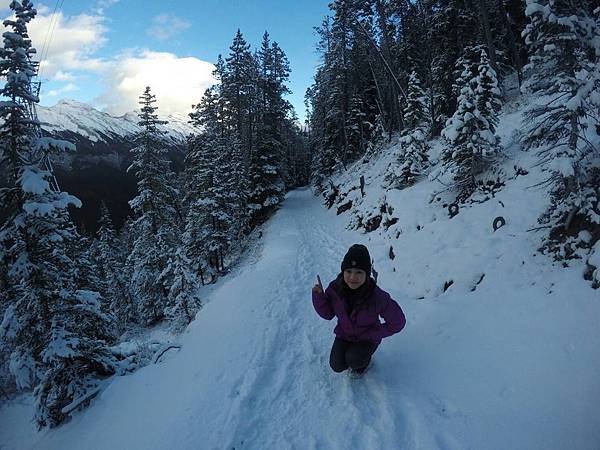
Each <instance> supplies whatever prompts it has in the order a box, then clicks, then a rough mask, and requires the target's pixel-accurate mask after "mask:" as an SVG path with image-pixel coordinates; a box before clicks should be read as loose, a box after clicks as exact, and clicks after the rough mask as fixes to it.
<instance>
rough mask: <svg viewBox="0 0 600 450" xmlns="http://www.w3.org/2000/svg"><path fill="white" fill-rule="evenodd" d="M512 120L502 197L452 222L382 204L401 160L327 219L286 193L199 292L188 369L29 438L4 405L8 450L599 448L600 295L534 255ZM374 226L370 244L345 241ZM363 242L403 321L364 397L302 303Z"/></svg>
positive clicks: (349, 191)
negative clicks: (233, 260) (244, 252)
mask: <svg viewBox="0 0 600 450" xmlns="http://www.w3.org/2000/svg"><path fill="white" fill-rule="evenodd" d="M519 111H520V110H519V109H518V108H517V107H516V105H508V106H507V107H506V109H505V114H504V115H503V116H502V120H501V123H500V126H499V129H498V130H499V131H498V132H499V134H500V136H501V137H502V142H503V144H504V148H505V149H506V152H507V159H506V160H505V163H504V165H503V171H502V172H501V173H500V176H501V180H502V183H503V184H504V185H503V186H502V187H501V189H499V190H497V191H495V192H494V195H493V197H492V196H491V195H490V196H489V197H490V198H488V199H487V200H485V198H483V197H482V198H480V199H479V200H481V203H473V204H470V205H468V206H463V207H461V209H460V211H459V213H458V215H456V216H454V217H452V218H451V217H450V216H449V214H448V209H447V207H444V206H443V205H444V204H445V203H446V202H450V201H451V200H452V198H451V195H450V194H449V193H448V192H445V193H441V194H438V195H433V194H435V193H437V192H439V191H441V190H442V188H443V187H442V186H441V185H440V184H439V183H437V182H432V181H428V180H427V179H423V180H421V182H419V183H417V184H416V185H415V186H413V187H411V188H408V189H404V190H393V191H387V192H386V191H385V190H384V189H383V188H382V187H381V182H382V176H383V173H384V172H385V170H386V168H387V166H388V164H389V163H390V162H391V158H392V157H393V143H392V147H391V148H390V149H388V150H387V151H385V152H383V154H384V155H385V156H381V157H378V158H374V159H372V160H371V162H370V164H369V165H366V164H363V162H362V161H359V162H357V163H356V164H355V165H353V166H352V167H351V168H350V169H349V171H348V172H346V173H344V174H342V175H341V176H340V177H338V178H336V179H334V180H332V182H333V184H335V185H339V192H340V195H339V196H338V197H337V199H336V203H335V205H334V206H333V207H332V208H331V209H329V210H327V209H326V208H324V207H323V205H322V199H320V198H318V197H314V196H313V195H312V193H311V192H310V191H309V190H308V189H303V190H298V191H294V192H291V193H290V194H288V196H287V198H286V200H285V202H284V204H283V206H282V208H281V209H280V211H279V212H278V213H277V214H276V216H275V217H274V218H273V219H272V220H271V221H270V222H269V223H268V224H267V226H266V227H265V231H264V234H263V239H262V242H261V246H260V247H259V248H256V249H255V250H254V251H253V252H252V253H251V254H250V255H248V256H247V257H246V258H245V260H244V261H242V262H241V263H240V264H239V266H238V268H237V269H236V270H234V272H232V273H231V274H229V275H228V276H227V277H225V278H223V279H221V280H220V281H219V282H218V283H217V284H216V285H214V286H210V287H208V288H205V291H204V292H202V293H201V294H202V296H203V299H204V300H206V301H207V305H206V306H205V307H204V308H203V309H202V310H201V311H200V313H199V314H198V316H197V318H196V320H195V321H194V322H193V323H192V324H191V325H190V326H189V328H188V330H187V331H186V332H185V333H184V334H183V335H182V336H181V345H182V348H181V350H180V351H179V352H178V353H171V354H170V355H167V356H166V357H165V358H163V359H162V360H161V362H160V363H158V364H155V365H150V366H148V367H145V368H143V369H141V370H139V371H137V372H136V373H133V374H131V375H127V376H123V377H119V378H115V379H113V380H112V381H111V383H110V384H109V385H108V387H107V388H106V389H105V390H104V392H102V393H101V394H100V395H99V396H98V398H96V399H95V400H94V402H93V403H92V405H91V407H90V408H88V409H87V410H85V411H83V412H81V413H78V414H76V415H75V416H74V417H73V419H72V420H71V421H70V423H67V424H65V425H63V426H61V427H59V428H58V429H55V430H51V431H43V432H41V433H37V432H35V431H34V428H33V425H32V424H31V423H30V418H31V417H32V405H31V399H30V398H29V397H27V396H24V397H20V398H18V399H16V400H14V401H12V402H11V403H10V404H9V405H6V406H4V407H3V408H2V409H1V410H0V448H7V449H30V448H35V449H61V450H62V449H80V448H85V449H112V448H127V449H166V448H173V449H175V448H177V449H197V448H203V449H232V448H235V449H304V448H307V449H347V448H357V449H396V448H402V449H426V450H430V449H440V450H442V449H444V450H459V449H461V450H462V449H473V450H475V449H499V450H500V449H523V450H525V449H527V450H529V449H556V450H559V449H560V450H562V449H577V450H588V449H589V450H593V449H597V448H598V447H599V445H600V405H599V404H598V401H597V399H598V398H600V382H599V381H598V380H599V378H598V373H599V371H600V361H599V360H598V358H595V357H594V355H596V354H597V349H598V348H599V347H600V332H599V331H598V325H597V318H598V317H599V316H600V296H599V294H598V291H597V290H593V289H592V288H591V287H590V284H589V282H587V281H585V280H584V279H583V278H582V271H583V269H584V262H583V261H576V262H575V263H574V264H572V266H571V267H568V268H563V267H561V266H560V265H554V264H552V262H551V260H550V259H549V258H548V257H547V256H544V255H541V254H539V253H538V251H537V248H538V247H539V243H540V239H541V236H542V234H541V233H543V230H535V228H536V227H537V217H538V216H539V214H540V213H541V212H542V211H543V210H544V208H545V206H546V204H547V202H548V198H547V193H546V192H545V191H544V190H543V189H541V188H536V187H534V186H536V185H537V184H538V183H539V181H540V180H541V179H542V178H543V175H542V174H541V172H540V169H539V167H536V166H535V160H534V159H533V158H532V155H530V154H528V153H523V152H522V151H521V149H520V147H519V145H518V143H517V141H516V139H515V138H516V134H515V133H516V132H515V130H518V128H519V123H520V120H521V117H520V112H519ZM439 146H440V143H439V142H438V143H437V144H435V145H434V151H433V156H434V157H435V153H436V152H439ZM366 167H368V170H367V171H366V172H365V169H364V168H366ZM518 169H521V170H518ZM360 175H364V176H365V196H364V197H363V196H362V195H361V194H360V189H359V188H358V186H359V177H360ZM432 198H433V201H431V202H430V200H431V199H432ZM349 200H352V206H351V207H350V208H349V209H347V211H346V212H344V213H342V214H340V215H336V210H337V208H338V207H340V206H343V205H347V204H348V201H349ZM377 216H381V217H380V219H377V220H379V221H380V223H381V225H380V226H379V227H377V228H376V230H375V231H373V232H371V233H365V232H364V229H363V228H362V227H359V229H358V230H354V229H349V228H348V224H350V225H351V227H354V226H356V225H360V224H366V223H368V222H369V220H370V219H373V218H375V217H377ZM499 216H501V217H503V219H504V221H505V222H506V224H505V225H504V226H502V227H501V228H499V229H497V231H494V230H493V222H494V219H495V218H496V217H499ZM377 220H376V221H377ZM371 223H374V222H371ZM355 242H361V243H365V244H366V245H367V246H368V247H369V249H370V251H371V254H372V256H373V257H374V259H375V268H376V269H377V271H378V272H379V284H380V285H381V286H382V287H383V288H384V289H386V290H388V291H389V292H390V293H391V295H392V297H393V298H395V299H396V300H397V301H398V302H399V303H400V305H401V306H402V308H403V309H404V312H405V313H406V316H407V326H406V328H405V330H404V331H403V332H401V333H400V334H398V335H395V336H392V337H391V338H388V339H386V340H384V342H383V343H382V345H381V346H380V348H379V349H378V351H377V352H376V354H375V356H374V366H373V368H372V369H371V370H370V371H369V372H368V373H367V375H366V376H365V378H363V379H361V380H352V379H349V378H348V377H347V376H346V375H345V374H335V373H333V371H331V369H330V368H329V366H328V358H329V350H330V346H331V343H332V340H333V336H332V330H333V326H334V323H333V322H326V321H324V320H322V319H320V318H319V317H318V316H317V315H316V313H315V312H314V310H313V307H312V304H311V301H310V289H311V287H312V285H313V283H314V281H315V277H316V275H317V274H320V276H321V278H322V279H323V281H324V282H325V280H330V279H332V278H333V277H335V276H336V275H337V273H338V271H339V265H340V262H341V259H342V256H343V254H344V252H345V251H346V249H347V248H348V246H349V245H350V244H353V243H355ZM390 248H391V249H392V250H391V251H390ZM392 256H393V259H392Z"/></svg>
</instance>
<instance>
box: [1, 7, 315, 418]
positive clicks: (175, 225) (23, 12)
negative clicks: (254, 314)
mask: <svg viewBox="0 0 600 450" xmlns="http://www.w3.org/2000/svg"><path fill="white" fill-rule="evenodd" d="M10 7H11V9H12V10H13V12H14V15H15V18H14V19H10V20H6V21H5V22H4V23H5V25H6V26H7V27H9V28H11V29H12V30H11V32H10V33H5V34H4V36H3V37H4V47H3V48H2V49H0V74H1V75H2V76H3V77H4V78H5V79H6V84H5V86H4V88H2V89H0V95H2V97H4V99H5V101H3V102H1V103H0V118H2V119H3V123H2V125H1V126H0V163H1V168H2V173H3V174H4V178H6V180H7V181H6V186H4V187H2V189H0V200H1V201H0V219H1V222H0V244H1V245H0V388H1V389H2V390H1V391H0V394H4V395H5V394H6V392H7V391H13V390H23V389H30V390H32V392H33V394H34V396H35V400H36V401H35V404H36V418H35V419H36V423H37V425H38V426H39V427H45V426H49V427H53V426H56V425H58V424H60V423H61V422H63V421H64V420H65V419H66V418H67V417H68V416H69V414H70V413H71V412H72V411H74V410H76V409H78V408H80V407H82V406H85V405H86V404H87V403H89V401H90V399H91V398H93V397H94V396H95V395H96V394H97V392H98V391H99V389H100V388H101V382H102V380H103V379H104V378H106V377H109V376H112V375H114V374H120V373H125V372H128V371H130V370H133V369H135V367H137V365H136V364H137V363H138V362H139V361H140V360H141V357H137V356H135V355H128V354H123V353H122V352H121V351H120V350H119V349H118V345H117V344H118V343H119V341H120V340H122V339H126V338H127V334H128V333H129V332H139V331H140V330H143V329H144V328H146V327H149V326H153V325H155V324H160V323H164V324H166V325H167V326H169V327H170V328H171V329H172V330H173V331H174V332H180V331H182V330H183V329H184V328H185V327H186V326H187V325H188V324H189V323H190V322H191V321H192V320H193V318H194V317H195V315H196V313H197V312H198V311H199V310H200V308H201V307H202V302H201V300H200V297H199V288H201V286H202V285H203V284H206V283H208V282H212V281H214V280H215V279H216V278H217V277H218V276H220V275H221V274H223V273H225V271H226V269H227V266H228V265H229V264H231V263H232V262H233V261H234V259H235V257H236V255H237V254H239V252H240V251H241V247H242V244H243V242H244V239H245V238H246V237H247V236H248V235H249V234H250V233H251V231H252V230H253V229H255V228H256V227H258V226H260V225H261V224H262V223H263V222H264V221H265V220H267V219H268V218H269V217H270V216H271V215H272V214H273V212H274V211H275V210H276V209H277V207H278V206H279V204H280V203H281V201H282V199H283V197H284V194H285V192H286V191H287V190H289V189H290V188H292V187H296V186H299V185H303V184H306V183H307V182H308V173H309V169H308V167H309V161H308V157H307V156H306V151H305V147H306V146H305V138H304V136H303V134H302V133H301V131H300V129H299V127H298V126H297V125H296V123H295V122H296V121H295V117H294V115H293V110H292V108H291V106H290V104H289V103H288V102H287V101H286V100H285V98H284V96H285V95H286V94H288V93H289V90H288V88H287V81H288V77H289V64H288V61H287V58H286V56H285V54H284V52H283V50H282V49H281V48H280V47H279V46H278V44H277V43H276V42H272V41H271V39H270V37H269V35H268V34H267V33H265V35H264V37H263V41H262V45H261V47H260V48H259V49H258V50H257V51H255V52H252V51H251V50H250V46H249V45H248V44H247V43H246V41H245V40H244V38H243V36H242V34H241V32H239V31H238V33H237V34H236V36H235V38H234V40H233V43H232V45H231V48H230V53H229V55H228V56H227V57H226V58H225V59H223V58H221V57H219V61H218V63H217V65H216V69H215V76H216V77H217V78H218V80H219V84H218V85H216V86H213V87H212V88H210V89H208V90H207V91H206V93H205V94H204V96H203V98H202V99H201V101H200V103H199V104H197V105H195V106H194V107H193V112H192V114H190V120H191V121H192V123H193V124H194V125H195V126H196V127H197V128H196V129H197V132H196V133H194V134H193V135H192V136H190V138H189V151H188V153H187V157H186V161H185V170H184V171H183V173H180V174H176V173H174V172H173V170H172V168H171V163H170V161H169V159H168V157H167V152H168V145H169V144H168V142H167V140H166V139H164V136H163V134H164V133H163V131H161V130H162V129H163V126H164V125H165V124H166V122H163V121H162V120H160V119H159V115H158V108H157V106H156V98H155V96H154V95H153V94H152V92H151V88H150V87H147V88H146V89H145V91H144V92H143V93H142V94H141V96H140V101H139V104H140V112H139V125H140V126H141V129H142V132H141V133H140V134H139V135H138V136H135V137H134V138H133V139H134V148H133V150H132V154H133V161H132V163H131V166H130V167H129V169H128V171H129V172H131V173H133V174H134V175H135V177H136V179H137V195H136V197H135V198H133V199H132V200H131V201H130V206H131V209H132V215H131V217H130V218H129V220H128V221H127V222H126V224H125V226H124V227H123V229H122V230H120V231H119V232H118V231H117V230H115V228H114V226H113V222H112V220H111V216H110V212H109V210H108V208H107V207H106V205H104V204H103V205H102V207H101V218H100V228H99V231H98V234H97V236H96V237H95V238H91V237H88V236H84V235H82V234H81V233H79V232H78V231H77V230H76V229H75V227H74V225H73V222H72V220H71V218H70V216H69V211H68V207H70V206H72V207H79V206H80V205H81V202H80V201H79V200H78V199H76V198H75V197H73V196H71V195H69V194H68V193H66V192H62V191H61V190H60V189H59V186H58V183H57V182H56V179H55V178H54V175H53V173H52V170H51V165H50V164H49V159H48V158H49V157H50V156H51V155H52V154H53V153H55V152H59V151H64V150H66V149H69V150H74V147H73V146H72V145H71V144H70V143H68V142H64V141H57V140H53V139H49V138H43V137H42V135H41V129H40V123H39V121H37V119H36V115H35V104H36V103H37V102H38V97H37V93H36V90H37V89H36V84H35V82H34V81H33V77H34V76H35V75H36V73H37V72H36V64H35V63H34V62H33V61H32V57H33V56H34V55H35V49H34V48H33V47H32V43H31V40H30V39H29V36H28V32H27V25H28V23H29V22H30V21H31V20H32V19H33V18H34V17H35V15H36V10H35V9H34V8H33V5H32V3H31V2H30V1H29V0H21V1H14V2H12V3H11V5H10Z"/></svg>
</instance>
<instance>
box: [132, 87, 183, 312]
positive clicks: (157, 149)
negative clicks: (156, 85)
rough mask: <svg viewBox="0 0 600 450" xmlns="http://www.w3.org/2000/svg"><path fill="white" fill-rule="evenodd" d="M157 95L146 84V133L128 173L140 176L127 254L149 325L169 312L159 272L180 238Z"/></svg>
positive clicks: (143, 100)
mask: <svg viewBox="0 0 600 450" xmlns="http://www.w3.org/2000/svg"><path fill="white" fill-rule="evenodd" d="M155 103H156V97H155V96H154V95H153V94H152V93H151V92H150V87H146V89H145V90H144V93H143V94H142V95H141V96H140V105H141V110H140V113H139V117H140V122H139V124H140V126H141V127H142V133H141V135H140V136H139V137H138V146H137V147H135V148H134V149H133V150H132V152H133V162H132V163H131V166H130V167H129V169H128V171H131V172H133V173H134V174H135V175H136V177H137V180H138V183H137V184H138V195H137V196H136V197H135V198H134V199H133V200H131V201H130V202H129V204H130V205H131V208H132V209H133V211H134V214H135V215H136V220H135V222H134V224H133V229H134V234H135V242H134V245H133V251H132V252H131V254H130V255H129V257H128V265H129V266H130V267H132V268H133V274H132V279H131V284H130V292H131V294H132V296H133V298H134V299H135V302H136V307H137V316H138V318H139V319H140V320H141V321H142V323H145V324H152V323H154V322H156V321H158V320H160V319H162V318H163V316H164V309H165V307H166V305H167V293H168V289H169V287H168V286H165V285H163V282H164V281H165V280H164V279H162V280H160V274H161V273H162V272H163V270H164V269H165V267H166V266H167V261H168V260H169V258H170V256H171V255H172V254H173V253H174V251H175V249H176V247H177V244H178V241H177V228H178V227H177V225H176V224H177V223H178V218H177V209H176V207H175V204H176V201H177V199H178V197H179V195H178V193H177V192H176V189H175V187H174V185H173V183H172V180H173V179H174V175H173V172H172V170H171V168H170V163H169V161H168V159H167V156H166V151H165V148H164V143H163V142H162V141H161V135H162V134H163V133H162V130H160V129H159V128H158V127H159V125H162V124H164V123H165V122H164V121H162V120H159V119H158V115H157V113H156V111H157V109H158V108H157V107H156V106H155V105H154V104H155Z"/></svg>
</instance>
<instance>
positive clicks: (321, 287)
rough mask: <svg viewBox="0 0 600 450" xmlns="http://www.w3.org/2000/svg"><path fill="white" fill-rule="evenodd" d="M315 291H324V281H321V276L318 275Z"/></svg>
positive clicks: (313, 289) (319, 292)
mask: <svg viewBox="0 0 600 450" xmlns="http://www.w3.org/2000/svg"><path fill="white" fill-rule="evenodd" d="M312 291H313V292H316V293H317V294H321V293H322V292H323V283H321V277H320V276H319V275H317V283H316V284H315V285H314V286H313V288H312Z"/></svg>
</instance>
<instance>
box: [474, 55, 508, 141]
mask: <svg viewBox="0 0 600 450" xmlns="http://www.w3.org/2000/svg"><path fill="white" fill-rule="evenodd" d="M479 55H480V58H479V66H478V68H477V84H476V87H475V96H476V98H477V109H478V110H479V113H480V114H481V115H482V116H483V117H485V119H486V120H487V122H488V125H489V130H490V132H491V133H495V132H496V126H497V125H498V114H499V113H500V108H501V107H502V100H501V95H502V93H501V92H500V88H499V86H498V77H497V76H496V71H495V70H494V69H493V68H492V66H491V65H490V60H489V58H488V55H487V53H486V52H485V50H483V49H482V50H481V52H480V54H479Z"/></svg>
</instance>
